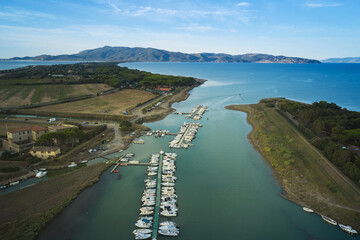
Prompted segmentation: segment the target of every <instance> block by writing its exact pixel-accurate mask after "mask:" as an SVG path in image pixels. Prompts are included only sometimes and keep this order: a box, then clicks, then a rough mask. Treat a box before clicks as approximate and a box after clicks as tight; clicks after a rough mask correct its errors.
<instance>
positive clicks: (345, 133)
mask: <svg viewBox="0 0 360 240" xmlns="http://www.w3.org/2000/svg"><path fill="white" fill-rule="evenodd" d="M279 108H280V109H281V110H282V111H285V112H288V113H290V114H291V115H293V116H294V119H295V120H296V121H298V122H299V125H298V128H299V129H300V131H302V132H303V133H304V134H305V135H306V136H307V138H308V139H309V140H310V141H311V143H312V144H313V145H314V146H315V147H317V148H318V149H320V150H321V151H323V153H324V154H325V156H326V157H327V158H328V159H329V160H330V161H331V162H332V163H334V164H335V165H336V166H338V167H339V168H340V169H341V170H342V171H343V172H344V173H345V174H346V175H347V176H348V177H350V178H351V179H352V180H353V181H355V182H356V183H357V184H359V185H360V151H359V144H360V113H359V112H355V111H349V110H347V109H345V108H341V107H340V106H338V105H336V104H335V103H327V102H325V101H320V102H314V103H313V104H311V105H308V104H303V103H299V102H293V101H279Z"/></svg>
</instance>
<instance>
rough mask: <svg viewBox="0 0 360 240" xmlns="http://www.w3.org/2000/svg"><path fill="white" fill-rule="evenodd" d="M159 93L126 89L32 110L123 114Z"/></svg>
mask: <svg viewBox="0 0 360 240" xmlns="http://www.w3.org/2000/svg"><path fill="white" fill-rule="evenodd" d="M156 96H157V95H155V94H153V93H150V92H146V91H140V90H135V89H125V90H121V91H119V92H116V93H112V94H108V95H104V96H99V97H95V98H90V99H85V100H79V101H75V102H69V103H62V104H56V105H51V106H44V107H38V108H33V109H31V110H32V112H34V111H35V112H48V113H51V112H57V113H60V112H64V113H67V112H72V113H90V114H93V113H94V114H95V113H96V114H112V115H114V114H115V115H123V112H122V111H124V110H129V109H131V108H134V107H135V106H136V105H138V104H140V103H144V102H146V101H149V100H150V99H152V98H154V97H156Z"/></svg>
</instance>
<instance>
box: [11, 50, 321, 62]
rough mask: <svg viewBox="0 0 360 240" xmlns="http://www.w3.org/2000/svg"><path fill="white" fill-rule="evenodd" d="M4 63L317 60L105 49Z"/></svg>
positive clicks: (270, 56) (264, 55)
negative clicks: (26, 61)
mask: <svg viewBox="0 0 360 240" xmlns="http://www.w3.org/2000/svg"><path fill="white" fill-rule="evenodd" d="M8 60H38V61H112V62H230V63H320V62H319V61H317V60H312V59H305V58H297V57H285V56H273V55H268V54H255V53H249V54H243V55H230V54H223V53H194V54H188V53H181V52H169V51H166V50H161V49H155V48H139V47H135V48H129V47H109V46H105V47H102V48H96V49H90V50H85V51H81V52H79V53H77V54H69V55H57V56H51V55H40V56H36V57H15V58H11V59H8Z"/></svg>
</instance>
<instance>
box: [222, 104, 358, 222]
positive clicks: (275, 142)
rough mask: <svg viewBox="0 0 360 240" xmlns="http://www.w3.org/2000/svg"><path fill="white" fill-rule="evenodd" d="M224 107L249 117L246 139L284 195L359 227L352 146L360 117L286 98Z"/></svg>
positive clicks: (326, 105)
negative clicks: (272, 174) (269, 168)
mask: <svg viewBox="0 0 360 240" xmlns="http://www.w3.org/2000/svg"><path fill="white" fill-rule="evenodd" d="M226 108H227V109H230V110H237V111H242V112H246V113H247V120H248V122H249V123H250V124H251V125H252V126H253V129H252V131H251V133H250V134H249V136H248V138H249V140H250V142H251V143H252V144H253V145H254V147H255V148H256V150H257V151H259V152H260V153H261V154H262V155H263V157H264V158H265V159H266V161H267V162H268V163H269V165H270V166H271V167H272V168H273V169H274V174H275V176H276V177H277V179H278V180H279V182H280V183H281V186H282V188H283V191H284V194H282V193H281V195H282V196H283V197H285V198H286V199H288V200H290V201H293V202H295V203H297V204H299V205H301V206H305V207H310V208H312V209H314V210H315V212H317V213H319V214H323V215H326V216H330V217H331V218H333V219H335V220H337V221H338V222H340V223H345V224H349V225H351V226H353V227H354V228H356V229H360V224H359V222H360V221H359V220H360V217H359V213H360V204H359V203H360V189H359V184H360V182H358V181H359V177H360V176H359V174H358V173H359V160H360V155H359V153H358V151H356V148H354V147H353V146H354V145H355V144H358V143H359V142H357V140H356V137H355V135H356V132H357V131H358V129H359V126H358V123H356V121H357V120H356V119H358V116H359V115H360V113H357V112H352V111H348V110H346V109H341V108H340V107H339V106H337V105H335V104H333V103H331V104H329V103H326V102H319V103H314V104H312V105H308V104H303V103H298V102H294V101H290V100H287V99H283V98H274V99H263V100H261V101H260V102H259V103H258V104H250V105H230V106H226ZM315 109H316V111H315ZM350 122H353V123H354V124H355V125H349V123H350ZM356 124H357V125H356ZM325 125H326V126H325ZM313 127H315V129H314V128H313ZM329 127H330V129H332V130H333V134H331V133H329V132H327V129H328V128H329ZM350 128H351V129H350ZM354 129H355V130H354ZM353 136H354V137H353ZM356 136H357V135H356ZM357 137H358V136H357ZM325 155H326V156H325ZM328 158H329V159H328ZM356 173H357V174H356ZM346 175H347V176H346Z"/></svg>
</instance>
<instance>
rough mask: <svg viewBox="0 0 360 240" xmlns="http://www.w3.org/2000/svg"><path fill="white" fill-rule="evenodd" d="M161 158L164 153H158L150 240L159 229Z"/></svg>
mask: <svg viewBox="0 0 360 240" xmlns="http://www.w3.org/2000/svg"><path fill="white" fill-rule="evenodd" d="M163 157H164V152H163V151H161V152H160V159H159V167H158V175H157V181H156V184H157V185H156V203H155V210H154V225H153V233H152V235H151V239H156V238H157V234H158V228H159V210H160V200H161V180H162V179H161V173H162V165H163Z"/></svg>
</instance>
